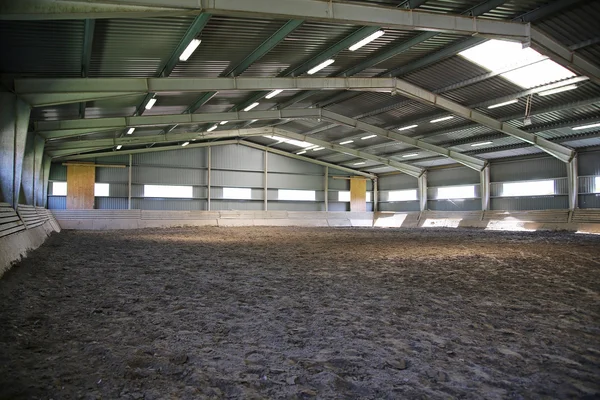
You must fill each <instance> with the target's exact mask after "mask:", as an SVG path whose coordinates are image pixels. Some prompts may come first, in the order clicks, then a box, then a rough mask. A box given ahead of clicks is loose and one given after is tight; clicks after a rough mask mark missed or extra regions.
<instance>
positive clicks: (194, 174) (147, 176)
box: [131, 166, 206, 185]
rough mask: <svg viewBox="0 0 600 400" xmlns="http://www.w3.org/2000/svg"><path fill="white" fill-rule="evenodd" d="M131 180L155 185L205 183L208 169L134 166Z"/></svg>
mask: <svg viewBox="0 0 600 400" xmlns="http://www.w3.org/2000/svg"><path fill="white" fill-rule="evenodd" d="M131 180H132V181H133V182H135V183H143V184H154V185H204V184H206V171H205V170H203V169H181V168H164V167H150V166H144V167H133V170H132V171H131Z"/></svg>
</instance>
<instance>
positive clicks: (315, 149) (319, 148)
mask: <svg viewBox="0 0 600 400" xmlns="http://www.w3.org/2000/svg"><path fill="white" fill-rule="evenodd" d="M324 148H325V147H315V148H314V149H312V151H320V150H323V149H324Z"/></svg>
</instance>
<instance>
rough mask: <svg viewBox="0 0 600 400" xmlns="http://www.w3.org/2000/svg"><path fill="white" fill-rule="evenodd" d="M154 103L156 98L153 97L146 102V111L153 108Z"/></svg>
mask: <svg viewBox="0 0 600 400" xmlns="http://www.w3.org/2000/svg"><path fill="white" fill-rule="evenodd" d="M155 103H156V98H155V97H153V98H151V99H150V100H148V103H147V104H146V110H149V109H151V108H152V107H154V104H155Z"/></svg>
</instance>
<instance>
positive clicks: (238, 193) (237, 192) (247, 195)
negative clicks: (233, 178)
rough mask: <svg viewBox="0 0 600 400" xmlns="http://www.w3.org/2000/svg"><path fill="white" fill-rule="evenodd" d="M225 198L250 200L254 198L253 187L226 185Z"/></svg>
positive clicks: (224, 189)
mask: <svg viewBox="0 0 600 400" xmlns="http://www.w3.org/2000/svg"><path fill="white" fill-rule="evenodd" d="M223 198H224V199H235V200H250V199H252V189H248V188H230V187H224V188H223Z"/></svg>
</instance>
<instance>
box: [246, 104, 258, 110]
mask: <svg viewBox="0 0 600 400" xmlns="http://www.w3.org/2000/svg"><path fill="white" fill-rule="evenodd" d="M259 104H260V103H252V104H250V105H249V106H248V107H246V108H244V111H250V110H252V109H253V108H254V107H256V106H257V105H259Z"/></svg>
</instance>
